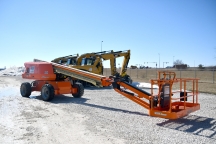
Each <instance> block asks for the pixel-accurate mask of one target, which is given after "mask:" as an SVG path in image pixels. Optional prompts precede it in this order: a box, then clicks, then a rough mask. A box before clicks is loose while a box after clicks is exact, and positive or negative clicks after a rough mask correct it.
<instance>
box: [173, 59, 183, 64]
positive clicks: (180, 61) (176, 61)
mask: <svg viewBox="0 0 216 144" xmlns="http://www.w3.org/2000/svg"><path fill="white" fill-rule="evenodd" d="M181 64H184V63H183V62H182V60H179V59H177V60H175V61H174V65H181Z"/></svg>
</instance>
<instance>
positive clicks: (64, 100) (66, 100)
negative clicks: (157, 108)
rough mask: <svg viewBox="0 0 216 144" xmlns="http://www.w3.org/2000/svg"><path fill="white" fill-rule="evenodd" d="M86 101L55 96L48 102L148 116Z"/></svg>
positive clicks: (84, 99)
mask: <svg viewBox="0 0 216 144" xmlns="http://www.w3.org/2000/svg"><path fill="white" fill-rule="evenodd" d="M30 98H31V99H38V100H42V98H41V96H30ZM88 100H89V99H87V98H74V97H72V96H66V95H57V96H55V98H54V99H53V100H52V101H50V103H53V104H59V103H64V104H65V103H73V104H79V105H84V106H87V107H93V108H99V109H104V110H109V111H115V112H122V113H127V114H135V115H142V116H148V115H147V114H145V113H140V112H136V111H128V110H124V109H118V108H112V107H107V106H102V105H97V104H90V103H87V101H88Z"/></svg>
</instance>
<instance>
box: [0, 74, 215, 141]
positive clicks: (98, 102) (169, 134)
mask: <svg viewBox="0 0 216 144" xmlns="http://www.w3.org/2000/svg"><path fill="white" fill-rule="evenodd" d="M23 81H27V80H23V79H22V78H21V77H20V76H15V77H12V76H11V77H0V143H98V144H99V143H133V144H134V143H196V144H197V143H214V142H215V141H216V115H215V108H216V107H215V103H214V102H215V101H216V97H215V95H210V94H200V95H199V102H200V105H201V108H200V110H199V111H197V112H194V113H192V114H190V115H189V116H187V117H184V118H180V119H177V120H167V119H162V118H155V117H150V116H148V111H147V110H146V109H144V108H143V107H141V106H139V105H137V104H135V103H134V102H132V101H130V100H129V99H127V98H125V97H123V96H121V95H120V94H118V93H116V92H115V91H114V90H113V89H112V88H101V89H98V88H91V89H90V88H88V89H85V92H84V96H83V97H82V98H79V99H75V98H73V97H72V96H71V95H61V96H56V97H55V98H54V99H53V100H52V101H51V102H44V101H42V100H41V99H40V96H39V95H40V93H38V92H33V93H32V96H31V98H23V97H21V95H20V93H19V87H20V84H21V83H22V82H23ZM28 81H29V80H28Z"/></svg>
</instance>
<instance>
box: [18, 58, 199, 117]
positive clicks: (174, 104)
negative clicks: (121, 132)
mask: <svg viewBox="0 0 216 144" xmlns="http://www.w3.org/2000/svg"><path fill="white" fill-rule="evenodd" d="M24 65H25V68H26V70H25V72H24V73H23V74H22V77H23V78H25V79H33V80H34V81H33V82H32V83H29V82H24V83H22V84H21V87H20V93H21V95H22V96H23V97H29V96H30V95H31V92H33V91H40V92H41V97H42V99H43V100H44V101H50V100H52V99H53V98H54V96H55V95H59V94H72V95H73V97H74V98H80V97H81V96H83V94H84V87H83V85H82V84H81V83H79V82H74V81H73V78H79V79H81V80H88V82H91V83H93V84H94V85H96V86H98V87H106V86H110V85H112V87H113V89H114V90H115V91H116V92H118V93H120V94H121V95H123V96H125V97H127V98H129V99H130V100H132V101H134V102H135V103H137V104H139V105H141V106H143V107H144V108H146V109H147V110H149V115H150V116H154V117H161V118H166V119H178V118H180V117H184V116H186V115H188V114H189V113H192V112H194V111H196V110H199V109H200V104H199V103H198V79H192V78H176V75H175V73H174V72H170V71H159V72H158V79H155V80H154V79H153V80H151V93H149V92H146V91H144V90H142V89H140V88H137V87H136V86H133V85H131V84H129V83H128V82H126V81H125V79H123V78H122V77H120V76H119V75H116V76H110V77H105V76H102V75H98V74H93V73H90V72H86V71H82V70H79V69H76V68H71V67H68V66H64V65H60V64H57V63H52V62H45V61H40V62H38V61H37V62H26V63H24ZM177 83H179V90H176V91H173V90H172V87H173V85H175V87H177V86H178V85H177ZM188 83H191V84H192V89H191V90H190V91H187V90H186V86H187V84H188ZM153 85H158V87H159V89H158V92H156V93H155V90H154V89H153ZM176 89H178V88H176Z"/></svg>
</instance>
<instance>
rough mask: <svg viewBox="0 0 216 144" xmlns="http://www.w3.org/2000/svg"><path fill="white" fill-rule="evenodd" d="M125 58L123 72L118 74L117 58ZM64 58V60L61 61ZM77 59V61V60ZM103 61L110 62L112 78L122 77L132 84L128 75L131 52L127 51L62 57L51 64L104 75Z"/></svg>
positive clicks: (85, 82) (84, 82)
mask: <svg viewBox="0 0 216 144" xmlns="http://www.w3.org/2000/svg"><path fill="white" fill-rule="evenodd" d="M118 57H124V60H123V62H122V67H121V71H120V72H119V73H118V72H117V70H116V58H118ZM61 58H62V59H61ZM75 59H76V60H75ZM103 60H110V68H111V75H112V76H116V75H118V76H120V77H121V78H123V79H125V81H126V82H128V83H130V84H131V83H132V79H131V78H130V76H129V75H127V73H126V71H127V66H128V62H129V60H130V50H125V51H113V50H111V51H102V52H92V53H85V54H82V55H80V56H78V55H77V57H75V56H74V55H70V56H66V57H60V58H56V59H54V60H52V61H51V62H54V63H58V64H63V65H67V66H69V67H73V68H77V69H80V70H84V71H88V72H91V73H95V74H100V75H103ZM78 81H79V82H81V83H82V84H83V85H84V86H86V85H87V83H88V82H87V81H83V80H82V81H81V80H78Z"/></svg>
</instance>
